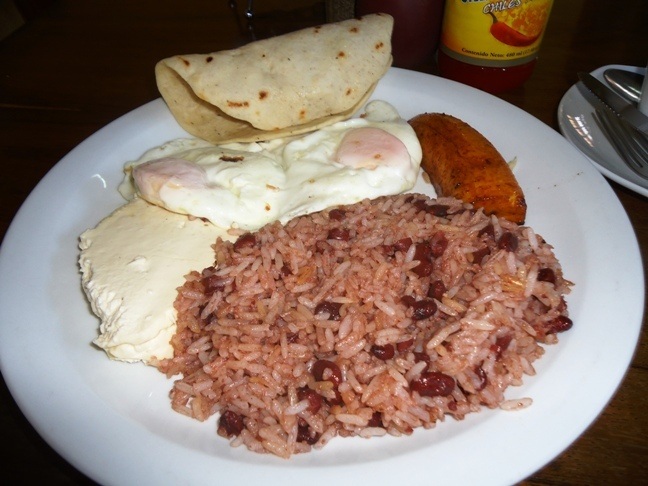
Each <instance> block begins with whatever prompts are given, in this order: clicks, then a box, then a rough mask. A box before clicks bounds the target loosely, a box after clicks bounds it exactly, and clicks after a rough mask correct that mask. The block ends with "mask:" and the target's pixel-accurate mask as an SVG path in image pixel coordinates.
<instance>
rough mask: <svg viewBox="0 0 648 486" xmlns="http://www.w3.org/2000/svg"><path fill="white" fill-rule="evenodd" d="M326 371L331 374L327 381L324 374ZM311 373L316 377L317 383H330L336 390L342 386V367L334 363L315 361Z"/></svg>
mask: <svg viewBox="0 0 648 486" xmlns="http://www.w3.org/2000/svg"><path fill="white" fill-rule="evenodd" d="M326 370H329V374H328V376H327V378H326V380H325V379H324V372H325V371H326ZM311 373H312V374H313V376H314V377H315V380H316V381H330V382H331V383H333V384H334V385H335V387H336V388H337V387H338V386H339V385H340V383H342V371H341V370H340V367H339V366H338V365H336V364H335V363H334V362H333V361H329V360H326V359H319V360H317V361H315V363H313V367H312V368H311Z"/></svg>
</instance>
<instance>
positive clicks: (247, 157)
mask: <svg viewBox="0 0 648 486" xmlns="http://www.w3.org/2000/svg"><path fill="white" fill-rule="evenodd" d="M358 129H362V130H360V131H356V132H355V133H354V135H353V136H350V135H349V134H350V133H352V132H353V131H354V130H358ZM370 129H371V130H370ZM365 134H366V135H369V136H373V137H374V138H371V139H369V141H368V143H364V144H363V143H362V140H361V139H362V138H363V137H364V136H365ZM346 136H349V138H347V139H345V137H346ZM358 139H360V141H358ZM349 140H352V142H351V144H353V143H356V145H349ZM374 142H377V143H375V150H374ZM341 146H343V147H344V150H341ZM356 147H357V148H356ZM421 157H422V153H421V146H420V144H419V141H418V138H417V137H416V134H415V132H414V130H413V129H412V128H411V126H410V125H409V124H408V123H407V121H406V120H404V119H402V118H401V117H400V115H399V114H398V112H397V111H396V110H395V108H393V107H392V106H391V105H390V104H388V103H387V102H384V101H380V100H376V101H372V102H371V103H369V104H368V105H367V106H366V107H365V112H364V114H363V115H361V116H360V117H357V118H352V119H349V120H346V121H342V122H338V123H335V124H333V125H330V126H327V127H324V128H321V129H319V130H316V131H314V132H311V133H309V134H306V135H303V136H298V137H289V138H285V139H279V140H271V141H268V142H257V143H246V144H241V143H235V144H225V145H219V146H216V145H212V144H210V143H208V142H205V141H203V140H197V139H178V140H174V141H172V142H169V143H167V144H165V145H163V146H161V147H157V148H155V149H152V150H150V151H148V152H147V153H145V154H144V155H143V156H142V157H141V158H140V159H138V160H137V161H135V162H131V163H129V164H127V165H126V168H125V169H126V179H125V181H124V183H123V184H122V187H121V188H120V191H121V192H122V194H123V195H124V196H125V197H128V198H130V197H132V196H133V195H134V194H137V195H138V196H139V197H141V198H143V199H146V200H147V201H148V202H150V203H152V204H156V205H159V206H161V207H164V208H166V209H168V210H170V211H173V212H176V213H181V214H189V215H192V216H195V217H200V218H205V219H208V220H209V221H211V222H212V223H213V224H215V225H216V226H219V227H222V228H226V229H227V228H240V229H243V230H256V229H258V228H260V227H262V226H263V225H265V224H267V223H269V222H272V221H275V220H280V221H281V222H286V221H288V220H290V219H292V218H294V217H296V216H300V215H303V214H307V213H312V212H315V211H320V210H322V209H325V208H327V207H331V206H335V205H342V204H352V203H355V202H358V201H360V200H362V199H365V198H375V197H379V196H384V195H391V194H398V193H401V192H404V191H407V190H409V189H411V188H412V187H413V186H414V184H415V183H416V180H417V177H418V173H419V168H420V163H421Z"/></svg>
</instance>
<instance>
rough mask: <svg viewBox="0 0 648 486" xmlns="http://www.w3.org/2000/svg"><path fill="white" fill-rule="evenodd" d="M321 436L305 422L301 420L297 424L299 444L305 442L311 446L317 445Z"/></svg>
mask: <svg viewBox="0 0 648 486" xmlns="http://www.w3.org/2000/svg"><path fill="white" fill-rule="evenodd" d="M320 437H321V434H319V433H317V432H314V431H313V430H311V428H310V427H309V426H308V424H307V423H306V421H305V420H303V419H299V422H298V423H297V442H304V443H306V444H309V445H313V444H316V443H317V441H318V440H319V438H320Z"/></svg>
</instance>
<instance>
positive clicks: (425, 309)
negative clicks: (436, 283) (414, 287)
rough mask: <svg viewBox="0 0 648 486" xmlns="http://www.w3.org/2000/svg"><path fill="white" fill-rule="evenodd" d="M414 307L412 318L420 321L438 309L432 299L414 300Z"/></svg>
mask: <svg viewBox="0 0 648 486" xmlns="http://www.w3.org/2000/svg"><path fill="white" fill-rule="evenodd" d="M412 309H413V312H412V319H414V320H416V321H420V320H422V319H427V318H428V317H431V316H432V315H434V313H435V312H436V311H437V305H436V302H434V300H432V299H422V300H417V301H416V302H414V304H413V305H412Z"/></svg>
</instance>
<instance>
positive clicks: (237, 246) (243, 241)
mask: <svg viewBox="0 0 648 486" xmlns="http://www.w3.org/2000/svg"><path fill="white" fill-rule="evenodd" d="M254 245H256V236H254V235H253V234H252V233H245V234H244V235H241V236H239V237H238V239H237V240H236V241H235V242H234V250H236V251H239V250H242V249H244V248H253V247H254Z"/></svg>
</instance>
